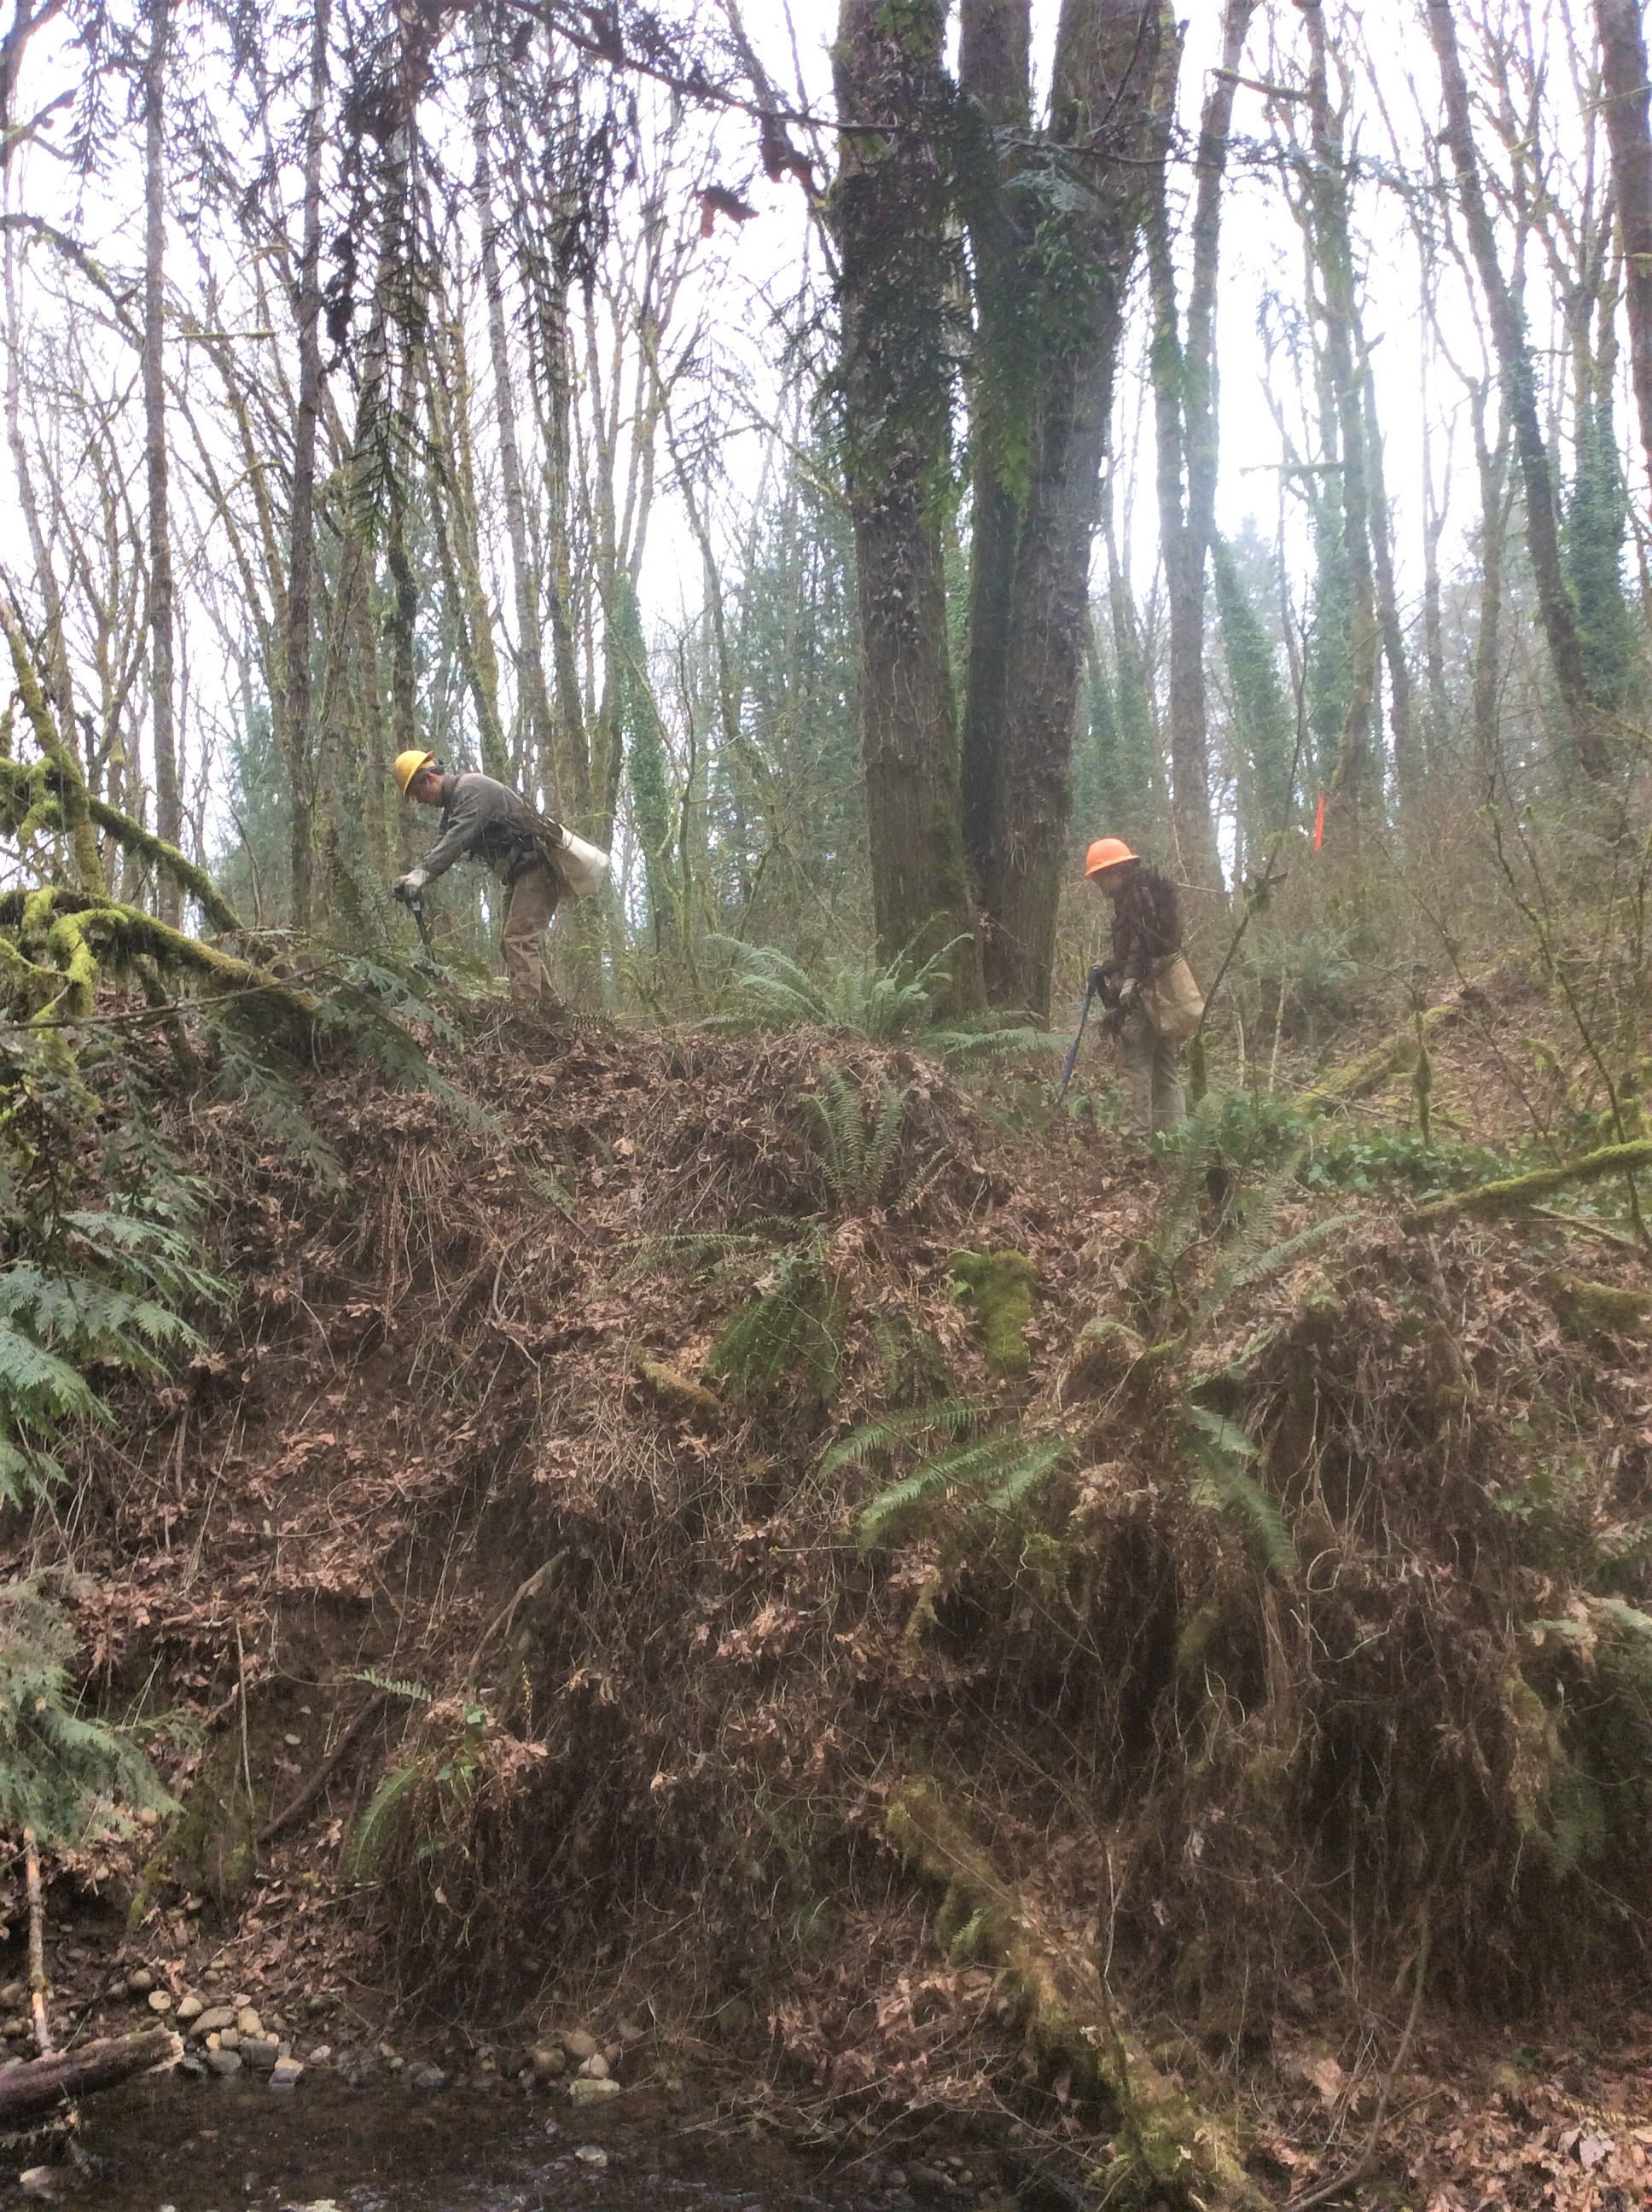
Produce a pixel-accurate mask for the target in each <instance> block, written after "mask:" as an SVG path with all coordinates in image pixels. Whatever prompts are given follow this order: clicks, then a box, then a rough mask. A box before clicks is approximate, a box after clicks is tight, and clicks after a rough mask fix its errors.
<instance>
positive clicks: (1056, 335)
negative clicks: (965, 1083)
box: [962, 0, 1163, 1015]
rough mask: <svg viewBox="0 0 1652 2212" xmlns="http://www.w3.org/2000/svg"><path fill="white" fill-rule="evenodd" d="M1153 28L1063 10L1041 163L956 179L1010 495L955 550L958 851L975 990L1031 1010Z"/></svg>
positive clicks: (1039, 979) (1005, 90)
mask: <svg viewBox="0 0 1652 2212" xmlns="http://www.w3.org/2000/svg"><path fill="white" fill-rule="evenodd" d="M993 12H994V13H995V14H997V15H1000V16H1002V17H1005V18H1009V17H1011V16H1012V17H1013V20H1014V22H1015V26H1016V33H1017V42H1016V45H1015V46H1014V48H1013V50H1011V44H1010V40H1009V39H1008V37H1007V34H1006V35H1005V36H1004V37H1003V38H1002V39H1001V40H1000V44H999V48H998V49H997V50H996V58H997V61H998V76H997V80H996V82H994V84H993V86H992V88H991V89H992V94H993V99H994V100H997V101H998V102H999V104H1000V105H1001V106H1006V107H1007V106H1011V105H1013V104H1014V103H1017V102H1020V101H1022V100H1023V99H1024V97H1025V95H1024V93H1023V89H1022V87H1021V85H1020V84H1019V83H1018V82H1014V81H1013V79H1012V76H1011V72H1012V70H1014V69H1016V68H1018V67H1019V61H1018V56H1019V53H1020V52H1022V51H1023V48H1022V47H1021V46H1020V44H1019V39H1020V22H1021V19H1022V18H1023V17H1024V16H1025V15H1026V14H1027V9H1026V8H1025V6H1024V5H1023V6H1022V7H1020V8H1019V9H1015V10H1011V9H1009V8H1008V7H1007V6H1006V7H1005V8H1004V9H999V10H996V11H993ZM1160 33H1161V18H1160V12H1159V10H1158V9H1157V7H1155V6H1153V5H1151V4H1144V0H1065V4H1064V5H1063V7H1062V9H1061V12H1060V20H1059V22H1058V25H1057V30H1056V45H1055V57H1054V68H1053V72H1052V79H1051V89H1050V115H1049V125H1048V133H1047V134H1046V137H1047V144H1046V147H1045V149H1044V153H1045V158H1044V159H1042V161H1039V162H1038V163H1037V164H1036V166H1034V165H1032V164H1030V163H1025V162H1024V161H1023V162H1020V163H1017V161H1016V160H1015V158H1014V157H1013V155H1011V157H1010V158H1008V159H1005V158H1004V157H1003V155H1002V153H1001V142H1000V141H998V140H993V141H992V142H991V143H992V145H993V159H991V160H989V159H988V158H987V155H986V154H985V153H984V152H977V151H975V150H974V149H971V151H970V155H969V164H968V167H967V168H966V169H965V171H964V174H963V180H962V181H963V197H964V202H965V206H966V209H967V210H968V213H969V223H970V228H971V234H972V236H975V235H977V234H978V235H979V236H980V238H981V240H982V242H983V248H984V250H983V251H981V252H978V254H977V270H976V283H977V291H978V295H979V303H980V325H979V328H980V332H981V341H982V351H983V357H982V359H981V361H980V362H978V364H977V367H976V371H975V388H976V392H977V395H980V394H981V392H983V391H985V392H990V393H992V394H993V396H994V404H993V405H992V406H991V407H990V408H989V409H987V410H983V409H982V408H981V404H980V401H979V396H978V398H977V404H976V410H975V422H974V423H973V425H972V434H973V435H974V437H975V443H976V446H977V448H978V450H979V449H980V448H981V446H982V445H983V443H984V444H985V445H986V446H987V448H988V449H989V450H988V451H987V453H985V454H984V455H983V456H982V459H981V466H982V467H990V468H991V469H992V470H993V473H994V475H995V477H996V481H997V483H998V486H999V489H1000V490H1003V491H1007V492H1008V493H1009V494H1010V495H1011V501H1012V507H1011V512H1009V513H1001V514H998V515H997V516H995V519H994V524H993V528H992V529H991V530H989V531H988V532H985V533H983V534H982V535H981V538H979V539H978V541H977V543H976V544H975V546H974V547H973V548H972V560H973V561H974V562H975V564H977V568H978V569H981V568H984V569H986V573H978V574H977V575H976V577H975V582H974V586H973V589H972V602H973V603H974V604H975V605H976V606H978V607H982V608H991V609H992V610H993V621H994V624H995V626H996V629H997V632H998V634H999V635H1001V636H1002V638H1003V641H1004V645H1003V652H1002V656H1001V659H1002V668H1001V675H1000V674H999V672H998V671H997V670H996V669H995V668H993V666H991V665H989V664H990V662H991V659H992V658H993V656H991V655H990V654H984V655H982V656H980V657H978V658H976V659H972V662H971V678H972V680H975V679H979V680H983V681H985V682H987V684H990V686H991V696H990V698H989V699H988V700H987V701H984V702H981V705H980V706H979V707H978V706H977V704H976V702H975V701H974V700H972V701H971V702H969V706H968V707H967V708H966V715H965V720H966V722H967V724H969V726H970V727H971V729H972V732H975V735H974V737H973V738H972V747H971V760H972V767H975V766H979V765H980V764H981V763H982V761H983V760H984V759H985V758H987V757H990V759H991V761H992V763H993V774H992V781H991V787H990V791H989V793H988V805H987V809H986V810H985V812H986V816H987V823H988V828H987V831H986V833H985V834H981V835H978V837H977V840H976V842H977V847H978V849H977V850H976V851H975V854H973V855H972V857H973V859H974V862H975V874H976V878H977V891H978V896H979V899H980V904H981V914H982V923H983V927H982V953H983V959H984V962H985V968H986V980H987V994H988V996H989V997H990V998H991V999H992V1000H993V1001H994V1002H995V1003H997V1004H999V1005H1002V1006H1027V1007H1030V1008H1032V1009H1033V1010H1034V1011H1035V1012H1037V1013H1039V1014H1046V1015H1047V1014H1048V1011H1049V1003H1050V984H1051V966H1052V963H1053V960H1054V951H1055V923H1056V915H1057V912H1058V909H1059V907H1060V895H1061V881H1062V875H1063V872H1064V867H1065V863H1066V838H1067V826H1068V821H1069V817H1070V815H1071V812H1072V729H1073V721H1074V716H1075V713H1076V709H1077V705H1078V681H1079V677H1080V673H1081V671H1082V669H1083V665H1084V642H1085V635H1086V629H1087V624H1088V622H1089V581H1090V550H1091V544H1092V541H1093V539H1094V537H1095V532H1096V523H1097V521H1098V520H1099V517H1100V511H1101V465H1102V454H1103V453H1104V450H1105V447H1106V442H1107V430H1108V417H1109V416H1110V413H1111V410H1112V401H1113V377H1114V364H1115V362H1116V359H1117V353H1118V343H1119V333H1120V329H1121V322H1122V310H1123V298H1124V289H1125V285H1126V283H1127V278H1128V275H1129V270H1130V266H1131V263H1132V261H1133V258H1134V256H1135V249H1136V242H1137V239H1138V236H1139V232H1140V229H1141V223H1142V217H1143V214H1144V211H1145V203H1146V193H1147V183H1148V178H1149V175H1150V169H1149V163H1150V161H1151V159H1152V157H1153V155H1154V152H1155V150H1156V149H1157V150H1158V151H1160V152H1162V150H1163V138H1162V134H1160V133H1159V131H1157V128H1156V122H1155V116H1154V110H1153V99H1152V94H1153V88H1154V84H1155V82H1156V76H1157V65H1158V56H1159V45H1160ZM981 51H982V52H983V53H985V52H987V48H986V47H985V46H984V44H983V46H982V49H981ZM988 113H989V118H990V110H989V111H988ZM1053 155H1060V156H1062V157H1064V158H1065V159H1066V160H1067V161H1080V162H1082V164H1083V167H1084V177H1085V189H1084V191H1083V192H1074V191H1071V190H1069V189H1064V188H1063V187H1062V185H1061V183H1060V179H1062V177H1063V176H1064V174H1065V171H1064V170H1063V168H1062V167H1060V163H1059V162H1058V161H1057V160H1055V159H1053V158H1050V157H1051V156H1053ZM1006 171H1007V172H1008V173H1003V172H1006ZM1009 188H1012V189H1013V190H1014V191H1015V192H1016V194H1017V202H1018V205H1019V207H1020V208H1021V210H1023V212H1021V213H1019V214H1018V215H1017V218H1016V220H1015V222H1014V223H1013V224H1012V225H1011V224H1005V222H1004V221H1003V219H1002V214H1001V210H1000V209H999V205H998V204H999V200H1000V199H1001V195H1002V193H1003V192H1004V191H1005V189H1009ZM1011 236H1013V239H1014V250H1008V246H1009V240H1010V239H1011ZM1011 517H1012V521H1013V527H1011V526H1010V524H1011ZM988 564H990V566H988ZM993 710H995V711H996V728H993V727H992V726H991V725H992V721H993ZM970 811H971V818H972V820H973V819H975V818H977V817H978V813H979V812H980V811H981V810H977V808H976V806H975V800H974V797H973V794H972V797H971V801H970Z"/></svg>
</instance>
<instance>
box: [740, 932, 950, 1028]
mask: <svg viewBox="0 0 1652 2212" xmlns="http://www.w3.org/2000/svg"><path fill="white" fill-rule="evenodd" d="M963 941H964V940H963V939H962V938H955V939H953V941H952V942H951V944H950V945H943V946H942V947H941V949H940V951H938V952H934V953H932V954H931V955H930V957H929V958H928V959H926V960H925V961H922V962H921V963H919V964H917V965H916V966H914V964H913V956H912V953H911V951H910V950H909V949H908V951H906V952H902V953H901V954H899V955H898V956H897V957H896V958H895V959H894V960H891V961H890V963H888V964H887V965H886V966H884V967H882V968H879V967H876V966H873V965H872V964H870V963H866V962H864V961H851V962H847V963H843V964H841V965H840V966H839V967H837V968H835V969H833V970H832V972H831V974H830V975H829V976H828V977H827V978H826V979H825V980H824V981H818V980H817V979H816V978H815V977H813V976H811V975H809V974H808V973H807V972H806V971H805V969H802V968H801V967H799V964H798V963H797V962H796V961H795V960H793V958H792V957H791V956H790V955H789V954H787V953H785V952H782V951H780V949H779V948H778V946H775V945H747V944H746V943H744V940H743V939H738V938H732V937H719V936H713V937H710V938H708V940H707V942H708V944H710V945H714V947H715V948H716V949H717V950H718V951H722V952H726V954H727V955H728V959H729V969H730V975H729V987H730V990H731V993H732V996H733V998H734V1000H735V1006H734V1009H733V1011H732V1012H729V1013H726V1014H720V1015H714V1016H713V1018H712V1019H711V1020H710V1022H708V1024H707V1026H708V1028H714V1029H726V1028H732V1027H738V1026H744V1027H753V1028H760V1029H791V1028H796V1027H798V1026H799V1025H800V1024H810V1025H811V1026H814V1025H817V1026H819V1027H821V1028H824V1029H841V1030H853V1032H854V1033H855V1034H856V1035H857V1036H863V1037H866V1038H868V1039H870V1040H872V1042H889V1041H890V1040H891V1039H894V1038H896V1037H916V1036H918V1035H919V1034H920V1032H921V1031H922V1030H923V1029H924V1028H925V1027H926V1024H927V1023H928V1020H929V1018H930V1015H931V1012H932V1010H933V1009H934V1007H935V1006H936V1005H937V1004H938V1001H939V1000H940V999H941V997H942V996H943V994H944V992H945V991H946V989H947V987H948V986H949V984H950V982H951V959H952V955H953V953H954V951H956V950H957V946H958V945H961V944H962V943H963Z"/></svg>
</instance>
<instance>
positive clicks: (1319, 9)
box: [1301, 0, 1381, 866]
mask: <svg viewBox="0 0 1652 2212" xmlns="http://www.w3.org/2000/svg"><path fill="white" fill-rule="evenodd" d="M1301 6H1302V14H1303V22H1304V24H1305V26H1306V27H1307V31H1308V41H1309V76H1308V88H1309V130H1310V131H1311V133H1312V146H1311V151H1310V158H1309V170H1308V179H1307V191H1308V216H1309V228H1310V234H1311V237H1312V240H1313V253H1314V260H1315V264H1316V267H1317V270H1318V273H1319V280H1320V287H1321V313H1322V319H1323V325H1324V331H1325V364H1326V368H1327V372H1328V374H1329V378H1330V384H1331V394H1332V398H1333V404H1334V407H1335V410H1336V432H1337V447H1338V450H1339V456H1340V459H1341V463H1342V525H1343V538H1344V544H1345V550H1346V555H1347V562H1348V599H1349V616H1350V639H1349V659H1350V671H1351V681H1350V684H1349V689H1348V703H1347V708H1346V711H1345V714H1344V716H1343V723H1342V735H1341V739H1340V742H1339V745H1338V748H1337V760H1336V767H1335V770H1334V772H1333V776H1332V780H1331V788H1330V792H1329V794H1328V795H1329V799H1330V805H1329V807H1328V808H1327V834H1328V835H1329V836H1331V837H1332V838H1333V841H1334V843H1335V846H1336V848H1338V849H1339V858H1340V859H1341V860H1343V861H1345V863H1347V864H1348V865H1349V866H1352V865H1354V864H1356V863H1357V859H1358V854H1359V842H1360V829H1361V825H1362V822H1363V818H1364V815H1365V813H1366V812H1367V811H1369V808H1370V805H1371V804H1372V802H1373V801H1374V800H1375V799H1378V798H1379V797H1380V795H1381V780H1380V778H1379V777H1377V776H1376V774H1375V773H1374V771H1375V768H1376V763H1375V761H1374V759H1373V746H1372V734H1373V732H1372V724H1373V720H1374V717H1375V713H1376V675H1377V651H1378V642H1379V635H1378V629H1377V617H1376V574H1375V567H1374V563H1373V561H1372V557H1371V478H1370V448H1369V446H1368V443H1367V436H1366V422H1365V409H1364V377H1363V375H1362V374H1361V371H1360V368H1359V366H1358V362H1357V347H1356V332H1357V328H1358V307H1357V301H1356V298H1355V293H1354V262H1353V240H1352V237H1351V230H1350V225H1349V220H1348V171H1347V165H1346V162H1345V159H1344V155H1343V144H1342V122H1341V118H1340V116H1339V114H1338V113H1337V112H1336V111H1335V110H1334V109H1333V107H1332V105H1331V97H1330V83H1329V72H1328V67H1327V46H1326V36H1325V11H1324V8H1323V5H1322V0H1301Z"/></svg>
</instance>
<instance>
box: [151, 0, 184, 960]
mask: <svg viewBox="0 0 1652 2212" xmlns="http://www.w3.org/2000/svg"><path fill="white" fill-rule="evenodd" d="M150 8H151V16H150V23H149V58H148V60H147V61H146V62H145V64H144V68H143V163H144V173H143V210H144V234H143V434H144V435H143V449H144V465H145V475H146V477H147V483H148V490H149V730H150V736H151V739H152V741H153V744H154V747H155V828H156V829H157V830H159V832H160V834H161V836H162V837H164V838H165V840H166V842H167V844H169V845H176V846H178V847H179V848H181V847H182V845H183V842H184V838H183V829H184V815H183V805H182V801H181V797H180V793H179V777H178V747H177V740H176V736H175V733H174V731H173V610H172V599H173V592H172V534H171V529H170V526H169V523H168V520H167V390H166V378H165V371H164V368H163V364H162V360H161V347H162V343H163V340H164V335H165V330H164V325H165V319H166V280H167V268H166V255H167V159H166V107H167V100H166V95H167V51H168V46H169V42H170V41H169V34H170V31H171V24H172V0H150ZM156 892H157V903H158V906H159V909H160V915H161V921H165V922H169V923H171V925H172V926H173V927H174V928H176V927H177V926H178V921H179V915H180V912H181V910H182V904H183V902H182V898H181V896H180V894H179V889H178V886H177V884H175V883H174V882H173V880H172V878H170V877H169V876H167V875H164V874H163V875H162V876H161V878H160V881H159V883H158V884H157V885H156Z"/></svg>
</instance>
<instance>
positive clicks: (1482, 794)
mask: <svg viewBox="0 0 1652 2212" xmlns="http://www.w3.org/2000/svg"><path fill="white" fill-rule="evenodd" d="M1469 398H1470V404H1471V406H1472V408H1473V417H1474V462H1475V468H1476V471H1477V473H1478V475H1479V489H1480V614H1479V630H1478V632H1477V634H1476V636H1475V640H1474V671H1473V723H1472V728H1473V743H1474V772H1475V775H1476V778H1477V780H1478V782H1479V792H1478V794H1477V800H1476V803H1477V804H1478V805H1482V806H1489V805H1491V802H1492V801H1493V799H1496V797H1497V723H1498V719H1499V708H1500V703H1501V697H1502V691H1503V540H1504V537H1505V535H1506V533H1507V530H1508V525H1509V495H1508V493H1507V490H1506V489H1505V487H1506V485H1507V482H1508V475H1509V423H1508V422H1507V420H1506V418H1505V420H1504V421H1503V423H1502V424H1501V425H1500V426H1499V428H1498V433H1497V445H1496V447H1492V446H1491V445H1490V444H1489V443H1488V442H1487V439H1486V433H1485V402H1486V393H1485V387H1484V386H1477V387H1476V388H1475V390H1474V391H1473V392H1471V393H1470V395H1469Z"/></svg>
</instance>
